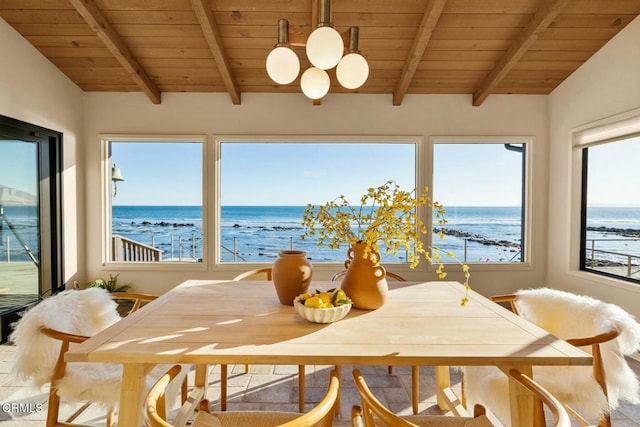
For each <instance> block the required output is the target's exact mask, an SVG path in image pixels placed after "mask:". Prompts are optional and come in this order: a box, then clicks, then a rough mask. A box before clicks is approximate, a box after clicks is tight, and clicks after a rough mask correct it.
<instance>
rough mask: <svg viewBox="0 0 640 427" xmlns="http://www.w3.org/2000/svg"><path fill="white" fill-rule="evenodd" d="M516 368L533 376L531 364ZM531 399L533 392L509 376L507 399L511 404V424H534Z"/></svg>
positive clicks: (526, 426)
mask: <svg viewBox="0 0 640 427" xmlns="http://www.w3.org/2000/svg"><path fill="white" fill-rule="evenodd" d="M503 370H504V369H503ZM518 370H519V371H520V372H522V373H523V374H525V375H527V376H529V377H531V378H533V376H532V369H531V366H518ZM533 399H534V398H533V394H531V392H530V391H529V390H527V389H526V388H524V387H523V386H521V385H520V384H518V383H517V382H516V381H515V380H513V379H512V378H511V377H509V401H510V405H511V425H512V426H522V427H533V426H534V422H533V420H534V416H533V415H534V414H533V406H534V405H533Z"/></svg>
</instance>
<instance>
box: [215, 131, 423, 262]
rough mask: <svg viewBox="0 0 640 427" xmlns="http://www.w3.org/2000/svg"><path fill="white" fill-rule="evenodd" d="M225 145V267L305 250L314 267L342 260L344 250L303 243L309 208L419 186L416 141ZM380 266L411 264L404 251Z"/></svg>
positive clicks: (231, 142)
mask: <svg viewBox="0 0 640 427" xmlns="http://www.w3.org/2000/svg"><path fill="white" fill-rule="evenodd" d="M219 144H220V146H219V147H220V183H219V185H220V204H221V206H220V225H219V231H220V235H219V254H220V255H219V261H220V262H245V261H246V262H269V263H270V262H273V260H274V259H275V258H276V256H277V255H278V251H280V250H284V249H291V248H293V249H296V250H304V251H305V252H306V253H307V257H308V258H310V259H311V261H312V262H314V263H317V262H343V261H344V260H345V259H346V257H347V249H348V248H346V247H344V248H340V249H339V250H332V249H328V248H326V247H318V246H317V244H316V243H317V242H316V241H315V240H309V239H305V240H302V239H301V238H300V235H301V234H302V233H303V228H302V214H303V211H304V209H305V207H306V205H307V204H313V205H321V204H324V203H325V202H327V201H330V200H333V199H335V198H336V197H337V196H339V195H344V196H345V198H347V199H348V200H349V201H353V202H354V203H357V202H359V200H360V197H361V196H362V195H363V194H364V193H365V192H366V190H367V188H369V187H377V186H379V185H382V184H384V183H385V182H386V181H388V180H394V181H395V182H396V183H398V184H399V185H400V186H401V187H402V188H403V189H407V190H410V189H412V188H414V187H416V185H417V179H416V150H417V144H416V138H413V139H407V138H397V139H394V140H391V141H389V140H373V139H369V140H366V141H345V140H335V139H333V140H331V141H329V140H327V141H319V140H314V141H299V140H297V141H295V140H292V141H282V140H273V141H264V140H262V141H247V140H233V139H222V140H221V141H219ZM383 261H384V262H385V263H388V262H406V254H400V256H398V257H397V258H392V257H390V256H388V255H386V256H385V255H384V254H383Z"/></svg>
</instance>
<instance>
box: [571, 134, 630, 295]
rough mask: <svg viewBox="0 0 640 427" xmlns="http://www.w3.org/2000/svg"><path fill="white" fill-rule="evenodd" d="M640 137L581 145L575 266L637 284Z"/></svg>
mask: <svg viewBox="0 0 640 427" xmlns="http://www.w3.org/2000/svg"><path fill="white" fill-rule="evenodd" d="M638 159H640V136H632V137H625V138H621V139H617V140H615V141H610V142H606V143H598V142H596V143H595V144H591V145H590V146H588V147H585V148H582V182H583V187H582V191H583V194H582V201H583V204H582V222H581V226H582V229H581V236H582V238H581V259H580V268H581V269H582V270H585V271H590V272H593V273H597V274H603V275H607V276H612V277H616V278H620V279H623V280H628V281H633V282H638V283H640V174H639V173H638Z"/></svg>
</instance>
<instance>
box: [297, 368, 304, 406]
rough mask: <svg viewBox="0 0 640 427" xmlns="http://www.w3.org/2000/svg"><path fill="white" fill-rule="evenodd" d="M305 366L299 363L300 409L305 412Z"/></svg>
mask: <svg viewBox="0 0 640 427" xmlns="http://www.w3.org/2000/svg"><path fill="white" fill-rule="evenodd" d="M304 376H305V367H304V365H298V410H299V411H300V412H304V387H305V385H304V383H305V378H304Z"/></svg>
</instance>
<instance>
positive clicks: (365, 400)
mask: <svg viewBox="0 0 640 427" xmlns="http://www.w3.org/2000/svg"><path fill="white" fill-rule="evenodd" d="M353 380H354V382H355V385H356V389H357V390H358V393H359V394H360V399H361V402H362V407H358V406H354V407H353V409H352V411H351V417H352V419H351V424H352V426H355V427H376V426H377V425H378V424H376V421H375V420H376V419H378V420H380V421H382V423H383V424H384V425H389V426H394V427H420V426H422V425H429V426H434V427H435V426H438V425H446V426H448V427H454V426H460V427H463V426H465V424H466V423H467V422H468V421H469V420H471V419H472V418H469V417H448V416H437V415H433V416H428V415H424V416H407V417H401V416H399V415H396V414H394V413H393V412H391V411H390V410H389V409H388V408H387V407H386V406H384V405H383V404H382V403H381V402H380V401H379V400H378V399H376V397H375V396H374V395H373V393H372V392H371V390H370V389H369V387H368V386H367V383H366V381H365V379H364V377H363V376H362V374H361V372H360V370H359V369H354V370H353ZM485 413H486V411H485V409H484V407H483V406H481V405H476V407H475V408H474V414H473V418H481V419H478V420H474V421H475V422H476V424H473V425H477V426H478V427H480V426H493V423H491V421H490V420H489V419H488V418H487V417H486V415H485Z"/></svg>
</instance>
